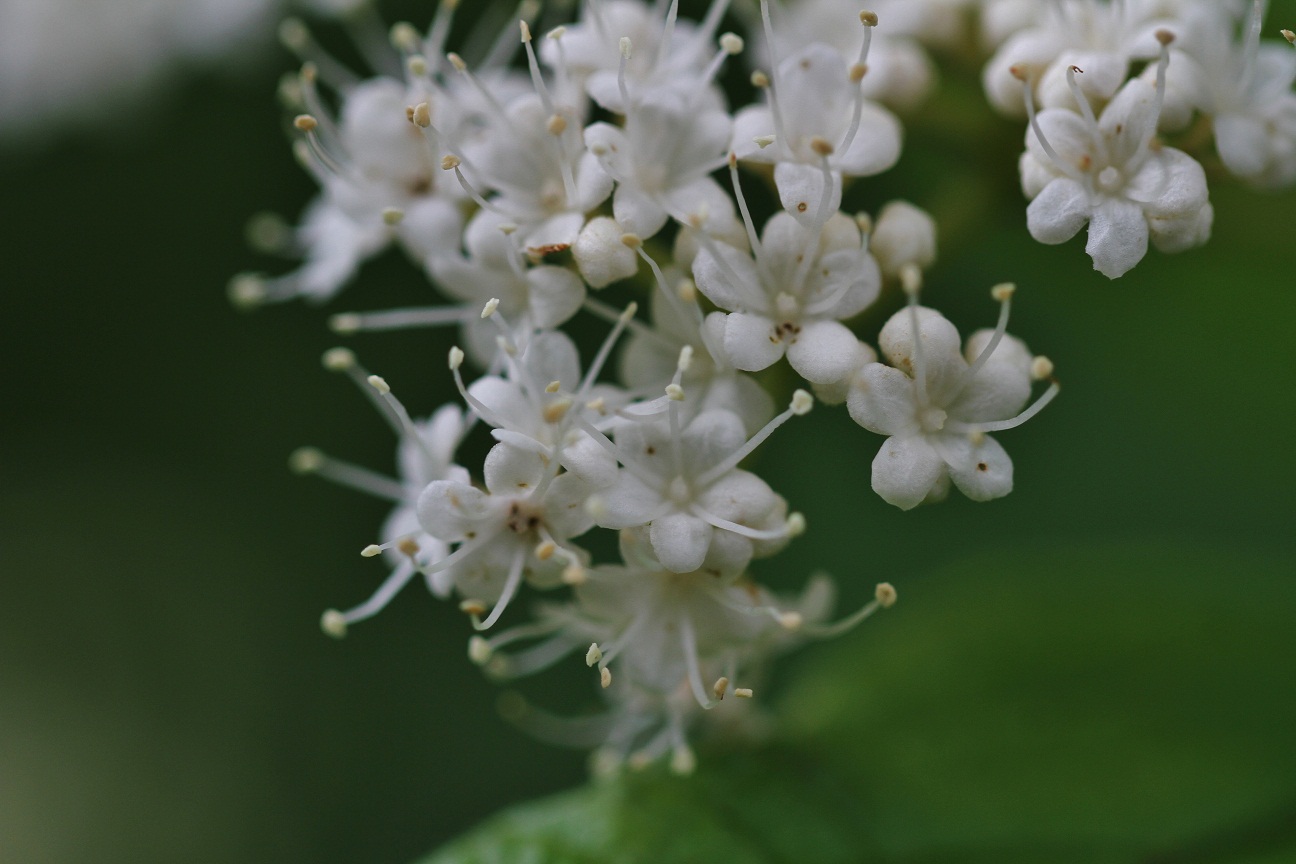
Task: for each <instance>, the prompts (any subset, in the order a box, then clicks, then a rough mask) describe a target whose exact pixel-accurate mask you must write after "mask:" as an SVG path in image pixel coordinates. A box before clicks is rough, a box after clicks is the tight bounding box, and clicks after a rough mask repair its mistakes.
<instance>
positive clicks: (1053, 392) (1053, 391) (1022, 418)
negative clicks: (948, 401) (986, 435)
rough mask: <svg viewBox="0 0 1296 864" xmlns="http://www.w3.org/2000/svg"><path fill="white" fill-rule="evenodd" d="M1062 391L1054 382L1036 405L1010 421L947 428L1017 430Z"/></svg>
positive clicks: (957, 424) (949, 427) (966, 430)
mask: <svg viewBox="0 0 1296 864" xmlns="http://www.w3.org/2000/svg"><path fill="white" fill-rule="evenodd" d="M1061 391H1062V385H1061V384H1059V383H1058V382H1057V381H1054V382H1053V383H1052V384H1050V385H1049V388H1048V389H1047V390H1045V391H1044V393H1043V395H1041V396H1040V397H1039V398H1038V399H1036V400H1035V402H1034V404H1032V405H1031V406H1030V407H1029V408H1027V409H1026V410H1025V411H1023V412H1021V413H1020V414H1018V415H1017V416H1016V417H1013V418H1010V419H1008V420H997V421H995V422H992V423H949V424H947V425H946V427H945V428H946V429H949V430H950V431H951V432H1003V431H1004V430H1006V429H1015V428H1017V427H1018V426H1020V425H1022V424H1023V423H1025V422H1026V421H1027V420H1029V419H1031V418H1032V417H1034V416H1035V415H1036V414H1038V413H1039V412H1041V411H1043V410H1044V408H1045V406H1047V405H1048V404H1049V403H1050V402H1052V401H1053V399H1054V398H1055V397H1056V396H1057V395H1058V393H1060V392H1061Z"/></svg>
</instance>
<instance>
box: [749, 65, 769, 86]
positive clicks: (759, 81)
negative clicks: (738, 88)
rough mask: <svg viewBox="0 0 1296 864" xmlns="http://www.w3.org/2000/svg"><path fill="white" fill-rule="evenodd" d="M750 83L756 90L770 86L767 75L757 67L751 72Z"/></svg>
mask: <svg viewBox="0 0 1296 864" xmlns="http://www.w3.org/2000/svg"><path fill="white" fill-rule="evenodd" d="M751 85H752V86H753V87H755V88H756V89H758V90H764V89H765V88H766V87H768V86H770V79H769V76H768V75H766V74H765V73H764V72H762V71H760V70H759V69H757V70H756V71H755V72H753V73H752V74H751Z"/></svg>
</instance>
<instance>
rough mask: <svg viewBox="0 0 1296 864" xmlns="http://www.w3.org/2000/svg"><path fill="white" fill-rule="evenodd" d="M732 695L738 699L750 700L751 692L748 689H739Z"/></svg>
mask: <svg viewBox="0 0 1296 864" xmlns="http://www.w3.org/2000/svg"><path fill="white" fill-rule="evenodd" d="M734 695H735V696H737V697H738V698H739V699H750V698H752V691H751V688H750V687H739V688H738V689H737V690H735V691H734Z"/></svg>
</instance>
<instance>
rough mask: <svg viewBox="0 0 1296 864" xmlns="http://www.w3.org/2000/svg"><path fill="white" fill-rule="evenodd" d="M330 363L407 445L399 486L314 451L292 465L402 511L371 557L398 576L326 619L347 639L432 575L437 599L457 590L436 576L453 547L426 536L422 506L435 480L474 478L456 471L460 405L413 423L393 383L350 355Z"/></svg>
mask: <svg viewBox="0 0 1296 864" xmlns="http://www.w3.org/2000/svg"><path fill="white" fill-rule="evenodd" d="M324 364H325V367H326V368H328V369H330V370H332V371H336V372H344V373H346V374H347V376H348V377H350V378H351V379H352V380H353V381H355V382H356V384H357V385H358V386H359V387H360V389H361V390H362V392H364V394H365V395H366V396H368V397H369V398H370V400H371V401H372V402H373V403H374V404H375V407H377V408H378V410H379V412H380V413H381V414H382V415H383V417H384V419H386V420H387V422H388V423H389V424H390V425H391V427H392V429H393V430H394V431H395V432H396V434H397V436H398V437H399V439H400V447H399V449H398V450H397V465H398V467H399V469H400V470H399V476H400V479H399V480H391V479H388V478H386V477H383V476H381V475H379V474H375V473H373V472H371V471H369V470H368V469H367V468H361V467H359V466H357V465H352V464H350V463H347V462H343V461H341V460H338V459H334V458H331V457H329V456H326V455H324V454H323V453H321V452H320V451H318V450H316V449H315V448H313V447H303V448H301V449H300V450H297V451H296V452H295V453H293V455H292V458H291V459H290V461H289V465H290V467H291V468H292V469H293V470H294V471H295V472H297V473H299V474H317V475H319V476H321V477H323V478H325V479H327V480H332V481H333V482H335V483H339V484H341V485H344V486H348V487H350V488H352V489H357V490H359V491H361V492H365V493H367V494H370V495H374V496H377V497H379V498H385V499H388V500H391V501H393V502H395V504H396V507H395V509H393V510H392V513H391V515H390V516H389V517H388V518H387V521H386V523H385V524H384V525H383V528H382V532H381V537H382V543H381V544H380V545H377V546H374V547H371V548H370V549H367V550H366V553H368V554H370V555H372V554H377V553H378V552H381V553H382V555H383V557H384V559H385V560H386V561H387V564H388V566H390V567H391V569H392V573H391V575H390V576H388V577H387V579H386V580H385V581H384V582H383V583H382V585H380V586H379V588H378V590H377V591H375V592H374V594H373V595H372V596H371V597H370V598H369V599H368V600H366V601H365V602H363V603H361V604H360V605H358V606H355V607H353V608H351V609H348V610H347V611H345V612H339V611H338V610H336V609H330V610H328V611H327V612H325V613H324V615H323V617H322V618H321V625H322V626H323V628H324V631H325V632H326V633H328V634H329V635H331V636H334V637H338V638H340V637H342V636H345V635H346V631H347V627H348V626H349V625H351V624H354V623H356V622H357V621H363V620H364V619H366V618H370V617H372V616H374V615H376V614H378V612H380V611H382V609H383V608H385V607H386V605H387V604H388V603H389V602H390V601H391V600H392V598H393V597H395V596H396V594H397V593H398V592H399V591H400V590H401V588H403V587H404V586H405V585H406V584H407V583H408V582H409V581H410V580H411V579H413V578H414V576H415V575H416V574H418V573H420V572H425V573H426V574H427V577H426V581H427V586H428V589H429V590H430V591H431V592H432V593H433V594H435V595H436V596H438V597H445V596H446V595H447V594H448V593H449V591H450V585H449V583H448V582H446V581H445V580H444V578H440V577H439V574H437V573H435V572H434V571H433V570H432V569H431V568H432V566H433V565H434V564H436V563H437V562H439V561H441V560H442V559H443V558H445V556H446V555H447V553H448V552H449V547H448V546H447V545H446V544H445V543H444V542H442V541H441V540H438V539H437V538H435V537H432V536H431V535H429V534H427V533H426V532H425V531H423V530H422V528H421V527H420V526H419V524H418V518H417V514H416V512H415V507H416V505H417V502H418V497H419V495H420V493H422V491H423V489H424V488H425V487H426V486H427V485H428V484H429V483H431V482H433V481H436V480H457V481H460V482H467V480H468V472H467V471H465V470H464V469H463V468H460V467H459V466H457V465H454V464H452V462H453V459H454V453H455V450H456V449H457V448H458V446H459V442H460V441H461V440H462V439H463V436H464V433H465V431H466V425H465V422H464V417H463V414H462V413H461V412H460V411H459V409H458V408H457V407H456V406H454V405H445V406H442V407H441V408H440V409H438V410H437V411H436V412H435V413H434V414H433V415H432V416H431V417H430V418H428V419H427V420H426V421H421V422H420V421H415V420H411V418H410V416H409V414H408V412H407V411H406V410H405V407H404V405H402V404H401V403H400V401H399V400H397V399H396V397H395V395H394V394H393V393H392V392H391V389H390V388H389V387H388V386H387V384H386V382H385V381H383V380H382V379H381V378H377V377H375V376H370V375H369V373H368V372H366V371H365V369H364V368H363V367H361V366H360V365H359V363H357V362H356V359H355V355H353V354H352V353H351V352H350V351H348V350H347V349H345V348H335V349H333V350H331V351H329V352H328V353H326V354H325V355H324Z"/></svg>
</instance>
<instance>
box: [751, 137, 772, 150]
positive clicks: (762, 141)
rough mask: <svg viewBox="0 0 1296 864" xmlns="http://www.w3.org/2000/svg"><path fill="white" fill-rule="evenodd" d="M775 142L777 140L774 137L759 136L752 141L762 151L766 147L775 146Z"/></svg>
mask: <svg viewBox="0 0 1296 864" xmlns="http://www.w3.org/2000/svg"><path fill="white" fill-rule="evenodd" d="M774 140H775V139H774V136H773V135H758V136H757V137H755V138H753V139H752V143H753V144H755V145H756V146H757V147H759V148H760V149H762V150H764V149H765V148H766V147H768V146H770V145H771V144H773V143H774Z"/></svg>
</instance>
